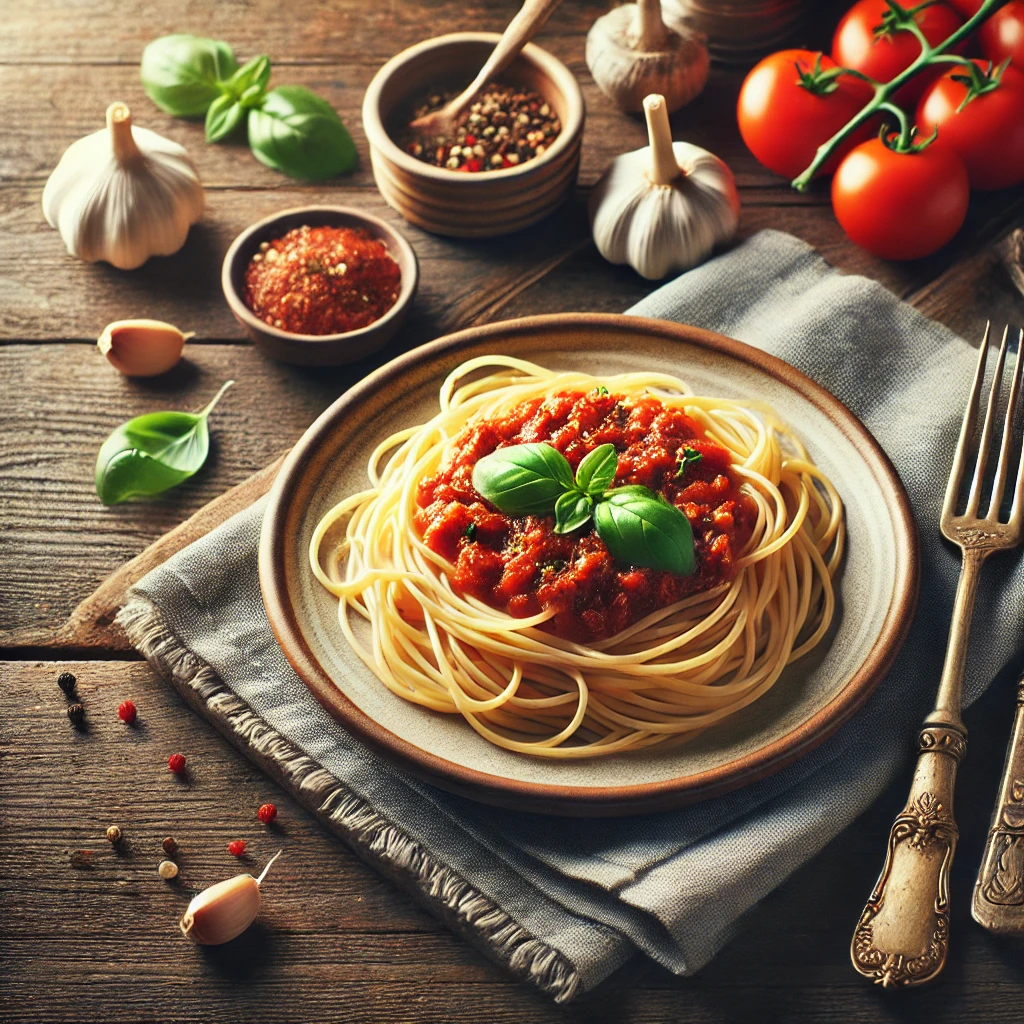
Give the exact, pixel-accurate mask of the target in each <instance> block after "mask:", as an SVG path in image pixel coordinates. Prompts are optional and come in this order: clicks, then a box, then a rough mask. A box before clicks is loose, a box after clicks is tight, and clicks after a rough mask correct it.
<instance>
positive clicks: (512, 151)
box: [402, 82, 562, 173]
mask: <svg viewBox="0 0 1024 1024" xmlns="http://www.w3.org/2000/svg"><path fill="white" fill-rule="evenodd" d="M455 95H456V93H454V92H448V93H442V92H437V93H434V94H433V95H431V96H430V97H429V98H428V99H427V100H426V101H425V102H424V103H422V104H420V106H418V107H417V108H416V110H415V117H417V118H418V117H423V116H424V115H425V114H429V113H432V112H433V111H435V110H440V109H441V107H443V106H444V105H445V103H447V102H448V101H449V100H450V99H452V98H453V97H454V96H455ZM561 130H562V124H561V122H560V121H559V119H558V115H557V114H556V113H555V112H554V110H553V109H552V107H551V105H550V104H549V103H548V102H547V101H546V100H545V99H544V97H543V96H541V95H540V94H539V93H536V92H531V91H530V90H529V89H523V88H520V87H518V86H513V85H499V84H497V83H496V82H491V83H490V84H489V85H487V86H486V87H485V88H484V91H483V92H482V93H481V94H480V98H479V99H478V100H477V101H476V102H475V103H473V104H472V106H470V108H469V111H468V112H467V113H465V114H463V115H462V116H461V117H460V118H459V120H458V122H457V123H456V126H455V127H454V128H453V129H452V130H451V131H450V132H449V133H448V134H446V135H433V136H429V137H425V136H422V135H419V134H417V133H415V132H413V131H411V130H407V131H406V133H405V135H404V136H403V137H402V145H403V146H404V148H405V151H406V152H407V153H409V154H411V155H412V156H414V157H416V159H417V160H422V161H423V162H424V163H428V164H433V165H434V166H435V167H445V168H447V169H448V170H450V171H468V172H471V173H473V172H477V171H500V170H503V169H504V168H506V167H515V166H517V165H518V164H522V163H526V162H527V161H528V160H533V159H534V158H535V157H538V156H541V155H542V154H543V153H545V152H546V151H547V149H548V147H549V146H550V145H551V143H552V142H554V141H555V139H556V138H557V137H558V133H559V132H560V131H561Z"/></svg>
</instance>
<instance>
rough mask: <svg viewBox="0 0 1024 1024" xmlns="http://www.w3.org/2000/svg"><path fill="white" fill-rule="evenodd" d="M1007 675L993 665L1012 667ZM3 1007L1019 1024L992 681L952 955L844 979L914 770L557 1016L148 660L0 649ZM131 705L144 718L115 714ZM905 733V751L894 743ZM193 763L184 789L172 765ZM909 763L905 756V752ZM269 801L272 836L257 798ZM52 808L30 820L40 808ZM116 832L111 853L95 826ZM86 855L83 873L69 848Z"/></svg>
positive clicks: (19, 1017)
mask: <svg viewBox="0 0 1024 1024" xmlns="http://www.w3.org/2000/svg"><path fill="white" fill-rule="evenodd" d="M65 669H69V670H71V671H73V672H74V673H75V674H76V675H77V676H78V679H79V693H80V696H81V697H82V699H83V701H84V703H85V705H86V708H87V721H88V723H89V728H88V731H86V732H77V731H76V730H74V729H73V728H72V727H71V726H70V724H69V723H68V721H67V719H66V717H65V715H64V705H65V700H64V697H63V695H62V694H61V693H60V691H59V690H58V689H57V687H56V684H55V679H56V676H57V673H58V672H60V671H63V670H65ZM1007 684H1009V680H1007ZM0 693H3V695H4V696H3V713H2V714H0V807H2V809H3V810H2V814H3V826H4V827H3V833H4V841H3V843H0V878H3V880H4V882H3V885H2V886H0V1019H2V1020H4V1021H5V1022H14V1021H25V1022H29V1021H31V1022H33V1024H38V1022H42V1021H78V1022H92V1021H97V1022H99V1021H108V1020H110V1019H111V1013H112V1010H113V1011H114V1013H115V1015H116V1017H117V1019H120V1020H126V1021H135V1020H154V1019H159V1020H174V1021H200V1020H201V1021H210V1022H213V1021H224V1022H232V1024H233V1022H236V1021H239V1020H274V1021H281V1022H308V1021H310V1020H316V1021H323V1022H325V1024H326V1022H335V1021H337V1022H345V1024H363V1022H366V1024H380V1022H382V1021H388V1022H390V1021H405V1022H410V1024H426V1022H442V1021H443V1022H445V1024H479V1021H481V1020H488V1021H495V1022H505V1021H507V1022H512V1021H523V1020H530V1021H531V1022H534V1024H556V1022H563V1024H564V1022H578V1024H584V1022H587V1024H601V1022H606V1024H613V1022H614V1024H665V1021H669V1020H679V1021H686V1022H688V1024H689V1022H707V1024H711V1022H721V1021H723V1020H728V1021H747V1020H764V1021H776V1020H778V1021H792V1020H800V1021H804V1022H811V1024H836V1022H839V1021H842V1022H844V1024H869V1022H871V1024H875V1022H878V1021H892V1022H896V1021H909V1020H935V1021H964V1020H977V1021H982V1020H983V1021H985V1022H986V1024H989V1022H992V1024H997V1022H1011V1021H1013V1022H1016V1021H1019V1019H1020V1017H1019V1003H1020V993H1021V977H1020V971H1019V967H1018V960H1019V958H1018V956H1017V954H1016V952H1015V947H1013V946H1012V945H1007V943H1006V942H1005V941H1000V940H997V939H994V938H993V937H991V936H989V935H988V934H987V933H986V932H984V931H983V930H982V929H980V928H978V927H977V926H975V925H973V924H972V922H971V921H970V918H969V904H970V886H971V882H972V880H973V873H974V869H975V867H976V864H977V859H978V857H979V856H980V852H981V845H982V842H983V839H984V834H985V829H986V824H987V816H988V813H989V810H990V806H991V803H990V802H991V798H992V794H993V793H994V791H995V785H996V780H997V779H998V775H999V770H1000V763H1001V758H1002V750H1001V748H1002V744H1003V741H1004V739H1005V735H1006V730H1007V726H1008V716H1009V714H1010V711H1011V708H1012V702H1013V698H1012V687H1011V686H1010V685H1005V686H1001V687H996V688H994V689H993V690H992V691H991V692H990V693H989V694H988V695H987V696H986V697H985V698H984V699H983V700H982V701H981V702H980V704H979V705H978V706H976V707H975V708H973V709H972V710H971V712H970V713H969V715H968V722H967V724H968V728H969V729H970V733H971V751H970V756H969V757H968V758H967V761H966V762H965V764H964V766H963V771H962V775H961V778H960V783H959V785H960V790H959V793H958V810H957V815H958V820H959V822H960V826H961V846H960V848H959V850H958V853H957V860H956V863H955V865H954V871H953V883H952V896H953V907H954V913H953V925H952V948H951V954H950V964H949V966H948V967H947V970H946V972H945V974H944V975H943V976H942V978H941V979H940V980H939V982H938V983H937V984H935V985H932V986H931V987H928V988H925V989H918V990H913V991H907V992H902V993H899V994H898V998H894V997H892V996H891V995H890V994H888V993H883V992H881V991H880V990H879V989H878V988H874V987H872V986H870V985H868V984H866V983H865V982H864V981H863V979H860V978H858V977H857V976H856V975H855V974H854V972H853V970H852V969H851V968H850V966H849V964H848V962H847V956H848V953H847V949H848V943H849V936H850V931H851V929H852V927H853V923H854V921H855V920H856V917H857V914H858V912H859V910H860V905H861V903H862V902H863V899H864V896H865V894H866V892H867V891H868V889H869V888H870V886H871V884H872V882H873V880H874V874H875V872H876V871H877V870H878V867H879V865H880V863H881V857H882V855H883V851H884V844H885V838H886V835H887V833H888V827H889V823H890V820H891V816H892V814H894V813H895V812H896V810H898V808H899V806H900V804H901V801H902V798H903V797H904V796H905V786H906V780H905V779H901V780H900V781H899V782H898V783H897V784H896V785H894V786H893V787H892V788H891V789H890V790H888V791H887V792H886V793H885V794H884V795H883V796H882V798H881V799H880V800H879V801H878V803H877V804H876V806H875V807H874V808H873V809H872V810H871V811H869V812H868V813H867V814H866V815H864V816H863V817H862V818H860V819H859V820H858V822H856V823H855V824H854V826H853V827H851V828H850V829H848V830H847V831H846V832H845V833H844V834H843V835H842V836H840V837H839V839H837V840H836V841H835V842H834V843H832V844H831V845H830V846H829V847H827V848H826V850H825V851H824V852H823V853H822V854H821V855H819V856H818V857H817V858H816V859H815V860H814V861H812V862H811V863H810V864H808V865H807V866H806V867H804V868H803V869H801V870H800V871H798V872H797V874H796V875H795V876H794V877H793V878H792V879H790V880H789V881H788V882H787V883H786V884H785V885H783V886H782V887H781V888H780V889H779V890H778V891H777V892H776V893H774V894H773V895H772V896H771V897H769V898H768V899H767V900H765V902H764V903H763V904H762V905H761V906H760V907H758V908H757V909H756V910H755V911H754V912H753V914H752V915H750V917H749V918H748V920H747V921H745V922H744V926H743V928H742V929H741V930H740V932H739V934H738V935H737V937H736V938H735V939H734V940H733V941H732V943H731V944H730V945H729V946H728V947H727V948H726V949H725V950H724V951H723V952H722V953H721V954H720V955H719V957H718V958H717V959H716V960H715V961H714V962H713V963H712V964H711V965H710V966H709V967H708V968H706V969H705V970H704V971H702V972H701V973H700V974H699V975H697V976H696V977H694V978H689V979H678V978H675V977H672V976H671V975H669V974H667V973H666V972H664V971H660V970H655V969H644V968H642V966H641V965H640V964H636V965H634V966H632V967H630V968H628V969H627V970H626V971H625V972H624V973H623V974H622V975H621V976H619V977H618V978H616V979H613V981H612V983H611V984H609V985H607V986H606V987H605V988H604V990H603V991H602V992H601V993H600V994H599V995H598V996H597V997H596V998H591V999H590V1000H588V1001H584V1002H583V1003H581V1004H578V1005H576V1006H574V1007H570V1008H566V1009H562V1008H557V1007H554V1006H553V1005H552V1004H550V1003H549V1002H548V1001H547V1000H546V999H544V998H542V997H540V996H537V995H535V994H534V993H532V992H531V991H530V990H528V989H527V988H525V987H523V986H521V985H516V984H514V983H512V982H511V981H509V979H508V978H507V977H506V976H505V975H504V974H503V973H502V972H501V971H500V970H499V969H498V968H496V967H494V966H492V965H491V964H489V963H488V962H487V961H486V960H485V959H484V958H483V957H482V956H481V955H480V954H478V953H476V952H475V951H474V950H472V949H471V948H470V947H469V946H468V945H466V944H465V943H464V942H462V941H461V940H459V939H457V938H456V937H454V936H453V935H451V934H449V933H448V932H447V931H446V930H445V929H444V928H443V927H441V926H440V925H439V924H437V923H436V922H435V921H434V920H433V918H431V917H430V916H429V915H427V914H426V913H425V912H424V911H422V910H420V909H419V908H418V907H417V906H415V905H414V904H413V903H412V902H411V900H410V899H408V898H407V897H406V896H405V895H403V894H402V893H400V892H398V891H397V890H396V889H395V888H394V887H393V886H392V885H391V884H390V883H388V882H385V881H383V880H382V879H380V878H378V877H377V876H376V874H374V873H373V872H372V871H371V870H370V869H368V868H367V867H365V866H364V865H363V864H362V863H361V862H360V861H359V860H358V859H357V858H356V857H355V856H354V855H353V854H351V853H350V852H349V851H348V850H347V849H346V848H345V847H344V846H343V845H342V844H340V843H338V842H337V841H336V840H335V839H334V838H333V837H332V836H331V835H329V834H328V833H327V832H326V831H325V830H323V829H322V828H321V827H320V826H319V825H318V824H317V822H316V821H315V820H314V819H313V818H312V817H311V816H310V815H309V814H307V813H306V812H305V811H304V810H303V809H302V808H301V807H300V806H298V805H297V804H296V803H295V802H294V801H293V800H291V798H290V797H289V796H287V794H285V793H283V792H282V791H281V790H280V789H278V788H277V787H276V786H275V785H274V784H273V783H271V782H269V781H267V780H266V779H265V778H264V777H263V776H262V775H261V774H260V772H259V771H258V770H256V769H255V768H254V767H252V766H251V765H250V764H249V763H248V762H247V761H245V759H244V758H242V756H241V755H240V754H238V753H237V752H236V751H235V750H233V749H232V748H231V747H230V746H229V745H228V744H226V743H225V742H224V741H223V739H222V738H221V737H220V736H219V735H218V734H217V733H216V732H215V731H214V730H213V729H212V728H211V727H209V726H207V725H206V724H205V723H204V722H202V721H201V720H200V719H198V718H197V717H196V716H194V715H193V714H192V713H191V712H190V711H189V710H188V709H187V708H186V707H185V706H184V705H183V704H182V703H181V702H180V700H179V699H178V698H177V696H176V695H175V694H174V693H173V692H172V691H171V690H170V688H169V687H167V686H166V685H165V684H163V683H162V681H160V680H158V679H157V678H156V677H155V676H154V675H153V674H152V672H151V671H150V670H149V668H148V667H147V666H146V665H144V664H139V663H125V662H82V663H31V662H19V663H5V664H0ZM125 698H131V699H132V700H134V701H135V702H136V704H137V705H138V708H139V719H138V723H137V725H136V726H135V727H134V728H131V729H130V728H128V727H126V726H124V725H123V724H122V723H120V722H119V721H118V720H117V717H116V708H117V705H118V703H119V702H120V701H121V700H124V699H125ZM909 740H910V738H909V737H908V750H909ZM174 751H180V752H182V753H185V754H186V756H187V758H188V763H189V768H190V778H189V779H188V781H187V782H186V783H184V784H182V783H181V782H179V780H177V779H176V778H175V777H174V776H172V775H170V774H169V773H168V772H167V769H166V758H167V756H168V754H169V753H171V752H174ZM908 771H909V767H908ZM267 800H270V801H272V802H273V803H275V804H276V805H277V807H278V810H279V827H278V828H275V829H274V830H272V831H271V830H267V829H266V828H265V827H264V826H262V825H260V824H259V823H258V822H256V820H255V818H254V812H255V809H256V807H257V806H258V805H259V804H260V803H261V802H264V801H267ZM44 808H45V809H47V810H46V812H45V813H43V812H42V809H44ZM114 823H116V824H118V825H119V826H120V827H121V828H122V830H123V832H124V836H125V839H124V842H123V847H122V848H121V849H120V851H115V850H113V849H112V848H111V847H109V845H108V844H107V843H106V841H105V840H104V838H103V831H104V829H105V828H106V827H107V825H109V824H114ZM168 833H173V834H174V835H175V837H176V838H177V839H178V841H179V842H180V844H181V857H180V863H181V868H182V873H181V875H180V876H179V881H178V882H176V883H174V884H170V885H169V884H167V883H165V882H163V881H162V880H160V879H159V878H158V877H157V875H156V870H155V869H156V864H157V863H158V861H159V860H160V859H162V856H163V854H162V852H161V850H160V846H159V844H160V841H161V840H162V838H163V837H164V836H165V835H167V834H168ZM236 838H245V839H246V840H247V841H248V842H249V844H250V852H251V854H252V860H251V861H246V862H243V865H242V867H243V870H246V869H253V868H255V867H258V866H260V865H261V864H262V863H263V862H264V860H265V859H266V858H267V857H268V856H269V855H270V854H272V853H273V852H275V851H276V850H277V849H279V848H283V849H284V855H283V856H282V858H281V860H280V861H279V862H278V864H277V865H275V867H274V869H273V870H272V874H271V876H270V878H269V879H268V882H267V885H266V889H265V902H264V910H263V913H262V916H261V918H260V920H259V922H258V923H257V925H256V926H255V927H254V929H253V930H251V931H250V932H248V933H246V935H245V936H244V937H243V938H242V939H240V940H238V941H236V942H235V943H232V944H229V945H228V946H225V947H220V948H215V949H202V948H197V947H194V946H192V945H191V944H190V943H188V942H187V941H186V940H184V939H183V938H182V937H181V936H180V934H178V932H177V926H176V922H177V918H178V916H179V915H180V913H181V912H182V910H183V909H184V907H185V905H186V904H187V901H188V899H189V898H190V896H191V894H192V892H193V891H194V890H195V889H197V888H200V887H202V886H204V885H206V884H209V883H211V882H213V881H215V880H218V879H220V878H223V877H227V876H229V875H230V874H232V873H234V872H235V871H237V870H238V868H239V864H238V862H237V861H235V860H234V859H233V858H232V857H230V856H229V855H228V854H227V853H226V850H225V844H226V843H227V842H228V841H230V840H232V839H236ZM80 849H90V850H93V851H95V853H94V857H93V859H92V866H91V867H90V868H88V869H76V868H74V867H72V866H71V865H70V863H69V854H68V851H77V850H80Z"/></svg>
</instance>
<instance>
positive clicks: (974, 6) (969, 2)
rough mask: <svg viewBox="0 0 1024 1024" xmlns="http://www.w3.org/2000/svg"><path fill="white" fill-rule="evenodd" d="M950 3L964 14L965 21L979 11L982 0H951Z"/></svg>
mask: <svg viewBox="0 0 1024 1024" xmlns="http://www.w3.org/2000/svg"><path fill="white" fill-rule="evenodd" d="M949 4H950V5H951V6H952V7H955V8H956V9H957V10H958V11H959V12H960V13H961V14H962V15H963V16H964V21H966V20H967V19H968V18H973V17H974V15H975V14H977V13H978V8H979V7H980V6H981V0H949Z"/></svg>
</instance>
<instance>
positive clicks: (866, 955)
mask: <svg viewBox="0 0 1024 1024" xmlns="http://www.w3.org/2000/svg"><path fill="white" fill-rule="evenodd" d="M990 326H991V325H989V326H986V328H985V338H984V341H983V342H982V344H981V352H980V354H979V356H978V367H977V370H976V371H975V374H974V385H973V387H972V388H971V398H970V401H969V402H968V404H967V411H966V412H965V413H964V422H963V426H962V427H961V428H960V440H959V442H958V444H957V449H956V455H955V456H954V458H953V468H952V470H951V472H950V474H949V484H948V485H947V487H946V498H945V501H944V502H943V506H942V517H941V520H940V522H941V527H942V533H943V536H945V537H946V538H947V539H948V540H951V541H953V543H954V544H958V545H959V546H960V548H961V550H962V552H963V564H962V567H961V570H960V583H959V585H958V586H957V591H956V603H955V605H954V606H953V620H952V622H951V624H950V629H949V640H948V642H947V646H946V661H945V664H944V665H943V668H942V677H941V679H940V680H939V692H938V697H937V698H936V701H935V707H934V709H933V710H932V711H931V713H930V714H929V715H928V717H927V718H926V719H925V720H924V724H923V726H922V729H921V734H920V736H919V737H918V750H919V753H918V758H917V767H916V768H915V770H914V780H913V782H912V784H911V787H910V797H909V799H908V800H907V804H906V807H904V809H903V811H902V812H901V813H900V814H899V816H898V817H897V818H896V821H895V822H894V823H893V826H892V831H891V832H890V833H889V847H888V852H887V854H886V858H885V865H884V867H883V868H882V873H881V875H879V878H878V881H877V882H876V883H875V888H874V890H873V891H872V893H871V895H870V896H869V897H868V901H867V905H866V906H865V907H864V912H863V913H862V914H861V916H860V920H859V921H858V922H857V929H856V931H855V932H854V934H853V943H852V945H851V947H850V956H851V958H852V959H853V966H854V967H855V968H856V969H857V970H858V971H859V972H860V973H861V974H863V975H864V976H865V977H868V978H872V979H873V980H874V981H876V982H879V983H880V984H882V985H883V986H885V987H886V988H890V987H891V988H898V987H905V986H910V985H920V984H922V983H923V982H926V981H928V980H929V979H931V978H934V977H935V975H937V974H938V973H939V972H940V971H941V970H942V968H943V966H944V964H945V962H946V953H947V951H948V949H949V869H950V865H951V864H952V862H953V853H954V851H955V850H956V840H957V827H956V822H955V821H954V819H953V787H954V783H955V781H956V768H957V765H958V764H959V763H960V761H961V759H962V758H963V756H964V754H965V752H966V750H967V731H966V729H965V728H964V724H963V721H962V719H961V717H960V704H961V695H962V690H963V680H964V663H965V660H966V656H967V638H968V636H969V634H970V628H971V616H972V614H973V612H974V598H975V595H976V593H977V589H978V577H979V575H980V570H981V565H982V563H983V562H984V561H985V559H986V558H987V557H988V556H989V555H990V554H991V553H992V552H993V551H998V550H1001V549H1004V548H1012V547H1016V546H1017V545H1018V544H1019V543H1020V540H1021V535H1022V529H1021V526H1022V521H1024V453H1022V455H1021V460H1020V465H1019V466H1018V468H1017V478H1016V482H1015V484H1014V490H1013V504H1012V506H1011V509H1010V514H1009V521H1008V522H1005V523H1003V522H1000V519H999V514H1000V507H1001V505H1002V500H1003V492H1004V490H1005V489H1006V482H1007V475H1008V468H1009V463H1010V447H1011V443H1012V439H1013V420H1014V412H1015V410H1016V408H1017V402H1018V395H1019V392H1020V381H1021V371H1022V362H1024V361H1022V359H1021V350H1020V342H1018V349H1017V358H1016V360H1015V363H1014V368H1013V370H1012V372H1011V384H1010V397H1009V401H1008V403H1007V407H1006V414H1005V418H1004V422H1003V435H1002V440H1001V442H1000V445H999V461H998V462H997V464H996V472H995V479H994V480H993V483H992V496H991V500H990V501H989V504H988V512H987V514H986V515H984V516H982V515H981V514H980V513H979V506H980V504H981V497H982V487H983V485H984V482H985V468H986V465H987V463H988V454H989V448H990V446H991V443H992V425H993V420H994V419H995V418H996V406H997V405H998V401H999V394H1000V388H1001V385H1002V377H1003V368H1004V365H1005V362H1006V343H1007V338H1008V336H1009V331H1010V329H1009V327H1007V328H1006V330H1005V331H1004V332H1003V341H1002V345H1001V346H1000V348H999V356H998V358H997V360H996V366H995V370H994V373H993V378H992V386H991V389H990V391H989V397H988V406H987V409H986V412H985V421H984V424H983V426H982V429H981V440H980V442H979V446H978V460H977V464H976V466H975V469H974V476H973V478H972V480H971V486H970V492H969V494H968V497H967V507H966V508H965V510H964V512H963V514H961V515H957V514H956V507H957V500H958V496H959V493H960V485H961V482H962V480H963V477H964V469H965V467H966V465H967V462H968V452H969V449H970V447H971V441H972V439H973V437H974V433H975V426H976V423H977V418H978V408H979V405H980V395H981V390H982V379H983V378H984V375H985V360H986V355H987V352H988V341H989V327H990ZM1021 338H1022V339H1024V331H1022V332H1021Z"/></svg>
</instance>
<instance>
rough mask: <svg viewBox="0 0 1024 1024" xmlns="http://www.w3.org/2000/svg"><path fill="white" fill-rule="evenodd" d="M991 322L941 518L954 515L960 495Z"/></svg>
mask: <svg viewBox="0 0 1024 1024" xmlns="http://www.w3.org/2000/svg"><path fill="white" fill-rule="evenodd" d="M991 328H992V321H991V320H989V321H988V322H987V323H986V324H985V337H984V338H982V340H981V349H980V351H979V352H978V368H977V369H976V370H975V371H974V383H973V384H972V385H971V397H970V400H969V401H968V403H967V409H966V410H965V412H964V421H963V424H962V425H961V427H960V440H959V441H957V445H956V454H955V455H954V456H953V468H952V469H951V470H950V472H949V483H948V484H947V485H946V497H945V500H944V501H943V503H942V514H943V516H952V515H954V514H955V513H956V499H957V495H958V494H959V493H960V483H961V481H962V480H963V478H964V466H965V465H966V463H967V451H968V449H969V448H970V446H971V437H972V435H973V434H974V424H975V422H976V421H977V418H978V399H979V396H980V395H981V382H982V379H983V378H984V376H985V357H986V355H987V353H988V336H989V331H990V330H991Z"/></svg>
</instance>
